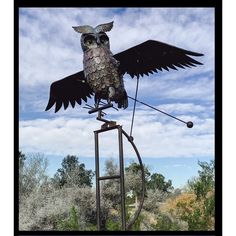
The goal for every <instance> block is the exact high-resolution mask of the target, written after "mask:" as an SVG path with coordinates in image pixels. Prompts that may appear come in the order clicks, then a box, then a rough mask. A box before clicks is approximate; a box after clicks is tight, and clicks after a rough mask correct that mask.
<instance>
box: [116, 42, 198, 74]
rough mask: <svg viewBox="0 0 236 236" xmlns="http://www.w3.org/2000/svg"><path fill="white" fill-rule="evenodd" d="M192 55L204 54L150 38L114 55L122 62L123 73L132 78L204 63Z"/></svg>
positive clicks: (121, 69)
mask: <svg viewBox="0 0 236 236" xmlns="http://www.w3.org/2000/svg"><path fill="white" fill-rule="evenodd" d="M190 56H203V54H201V53H196V52H191V51H187V50H185V49H182V48H178V47H175V46H172V45H169V44H165V43H162V42H158V41H154V40H148V41H146V42H144V43H141V44H139V45H137V46H135V47H132V48H129V49H127V50H125V51H123V52H120V53H118V54H116V55H114V57H115V59H116V60H118V61H119V62H120V71H121V73H122V74H125V73H128V74H130V76H131V77H132V78H133V77H134V76H139V75H141V76H143V75H144V74H146V75H147V74H148V73H151V72H157V70H160V71H162V69H165V70H167V71H169V69H174V70H178V67H179V68H183V69H185V67H192V66H196V65H202V63H201V62H199V61H197V60H195V59H193V58H191V57H190Z"/></svg>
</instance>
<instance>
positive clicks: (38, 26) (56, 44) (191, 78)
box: [19, 8, 214, 157]
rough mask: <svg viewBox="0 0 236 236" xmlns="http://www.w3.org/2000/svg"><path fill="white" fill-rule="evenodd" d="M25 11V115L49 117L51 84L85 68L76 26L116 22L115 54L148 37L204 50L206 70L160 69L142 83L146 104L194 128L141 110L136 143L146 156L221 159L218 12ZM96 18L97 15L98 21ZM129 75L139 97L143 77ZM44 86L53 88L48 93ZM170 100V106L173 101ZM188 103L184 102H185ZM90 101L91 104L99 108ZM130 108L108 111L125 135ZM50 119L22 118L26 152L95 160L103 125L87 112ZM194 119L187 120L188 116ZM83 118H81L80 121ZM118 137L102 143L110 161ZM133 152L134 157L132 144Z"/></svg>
mask: <svg viewBox="0 0 236 236" xmlns="http://www.w3.org/2000/svg"><path fill="white" fill-rule="evenodd" d="M114 10H117V9H113V8H112V9H106V8H104V9H103V8H89V9H88V8H27V9H26V8H25V9H22V11H21V13H20V18H19V25H20V35H19V40H20V65H19V66H20V78H19V79H20V96H21V100H20V108H21V114H22V113H24V114H25V115H26V116H27V113H30V112H38V113H37V115H38V114H39V115H40V114H42V113H40V112H43V110H44V109H45V106H46V104H47V99H48V97H47V96H48V91H49V86H50V84H51V83H52V82H53V81H55V80H58V79H61V78H63V77H65V76H68V75H70V74H72V73H75V72H77V71H79V70H81V69H82V55H83V54H82V50H81V47H80V35H79V34H77V33H76V32H74V31H73V29H72V28H71V27H72V26H74V25H83V24H89V25H92V26H95V25H97V24H100V23H105V22H110V21H111V20H114V28H113V29H112V30H111V32H109V33H108V34H109V37H110V41H111V50H112V52H113V53H114V54H115V53H117V52H120V51H122V50H125V49H127V48H129V47H132V46H134V45H136V44H138V43H141V42H143V41H145V40H148V39H154V40H158V41H162V42H166V43H169V44H172V45H175V46H178V47H181V48H185V49H187V50H191V51H196V52H201V53H204V54H205V56H204V57H201V58H197V59H199V60H200V61H201V62H203V63H204V65H203V66H198V67H196V68H191V69H189V68H187V69H186V70H182V69H180V70H179V71H177V72H176V71H170V72H165V71H164V72H160V73H158V74H156V75H154V76H152V77H149V78H142V79H140V90H139V97H138V98H139V99H140V100H143V101H147V102H148V101H149V99H152V103H151V105H154V106H155V104H160V106H157V108H160V109H163V110H164V111H166V112H170V113H173V114H177V115H178V116H179V117H180V118H182V119H185V120H192V121H193V122H194V123H195V126H194V128H193V129H187V128H186V127H185V126H182V125H180V124H179V123H177V121H174V120H171V119H170V118H168V117H166V116H164V115H161V114H158V113H157V112H155V111H152V110H149V109H147V108H144V107H143V106H139V107H138V109H137V112H136V117H135V125H134V127H135V129H134V137H135V142H136V144H137V146H138V148H139V150H140V152H141V155H142V156H143V157H198V156H199V157H200V156H209V155H210V156H211V155H214V121H213V114H214V107H213V103H214V10H213V9H207V8H204V9H200V8H197V9H195V8H182V9H181V8H178V9H177V8H152V9H149V8H127V9H118V10H120V11H114ZM94 15H96V17H94ZM128 77H129V76H125V86H126V89H127V92H128V94H129V95H130V96H134V91H135V85H136V80H132V79H130V78H128ZM45 87H47V88H48V89H47V90H46V89H45ZM166 99H167V100H168V101H166ZM180 100H181V101H180ZM92 103H93V102H91V103H90V104H92ZM131 109H132V107H129V109H127V110H122V111H120V112H116V111H113V110H109V114H110V116H111V119H115V120H118V121H119V123H120V124H122V125H123V127H124V129H125V130H129V128H130V120H131V114H132V113H131ZM45 114H46V115H44V117H45V116H46V118H49V119H35V120H33V119H31V118H30V117H28V118H27V121H26V120H25V121H23V120H22V121H20V139H19V141H20V148H22V149H23V150H25V151H27V152H44V153H48V154H49V153H50V154H63V155H66V154H79V155H80V156H85V157H89V156H93V155H94V144H93V132H92V131H93V130H95V129H97V128H98V127H99V126H100V123H98V122H95V121H94V118H91V117H94V116H93V115H92V116H88V114H87V111H86V110H84V109H81V108H78V109H70V110H66V111H60V112H59V113H57V114H54V113H53V111H50V112H48V113H45ZM185 114H187V115H188V116H186V115H185ZM78 117H79V118H78ZM112 140H113V139H112V138H105V137H104V139H103V143H104V148H103V154H104V155H105V156H112V155H115V151H114V150H116V149H115V147H114V145H115V143H114V142H113V141H112ZM125 147H126V149H127V155H133V154H134V152H133V151H132V150H131V149H130V148H129V147H128V145H126V144H125Z"/></svg>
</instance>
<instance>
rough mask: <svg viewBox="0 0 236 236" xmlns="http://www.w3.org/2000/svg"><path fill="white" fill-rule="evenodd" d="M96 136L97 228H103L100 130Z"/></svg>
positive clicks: (95, 133)
mask: <svg viewBox="0 0 236 236" xmlns="http://www.w3.org/2000/svg"><path fill="white" fill-rule="evenodd" d="M94 137H95V165H96V208H97V229H98V231H100V229H101V218H100V211H101V208H100V204H101V203H100V182H99V143H98V132H96V131H94Z"/></svg>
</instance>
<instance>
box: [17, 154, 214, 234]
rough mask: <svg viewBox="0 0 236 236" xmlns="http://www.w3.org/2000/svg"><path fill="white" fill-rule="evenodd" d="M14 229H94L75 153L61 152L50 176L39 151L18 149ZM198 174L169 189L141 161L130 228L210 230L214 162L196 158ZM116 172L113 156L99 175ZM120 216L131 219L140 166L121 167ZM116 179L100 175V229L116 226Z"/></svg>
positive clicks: (88, 180) (89, 191)
mask: <svg viewBox="0 0 236 236" xmlns="http://www.w3.org/2000/svg"><path fill="white" fill-rule="evenodd" d="M18 163H19V230H23V231H24V230H28V231H39V230H40V231H43V230H49V231H51V230H54V231H55V230H60V231H64V230H65V231H94V230H97V225H96V224H97V220H96V193H95V188H93V187H92V178H93V176H94V173H93V171H92V170H87V169H86V168H85V165H84V164H83V163H80V162H79V159H78V157H76V156H70V155H68V156H66V157H65V158H64V159H63V161H62V164H61V168H59V169H58V170H57V172H56V173H55V175H54V177H53V178H49V176H48V175H47V166H48V163H47V159H46V158H45V157H44V156H43V154H40V153H37V154H30V155H25V154H24V153H22V152H21V151H19V162H18ZM198 164H199V166H200V170H199V172H198V176H196V177H194V178H192V179H191V180H189V181H188V184H187V187H186V188H185V189H174V188H173V186H172V182H171V180H166V179H165V177H164V176H163V175H162V174H160V173H153V174H151V173H150V172H149V169H148V168H147V167H146V166H145V167H144V169H145V170H144V172H145V183H146V187H147V189H146V193H145V201H144V205H143V209H142V211H141V214H140V216H139V217H138V219H137V221H136V222H135V224H134V225H133V226H132V229H131V230H132V231H152V230H153V231H187V230H191V231H201V230H214V228H215V225H214V220H215V165H214V162H213V161H212V162H210V163H207V162H199V163H198ZM117 174H119V167H118V165H117V164H116V163H115V161H114V160H113V159H109V160H107V161H106V163H105V175H110V176H111V175H117ZM125 186H126V199H125V200H126V201H125V202H126V220H127V223H128V222H130V220H132V219H133V217H134V213H135V212H136V210H137V207H138V206H139V204H140V195H141V171H140V166H139V165H138V164H136V163H134V162H133V163H131V164H130V165H129V166H128V167H126V168H125ZM120 203H121V199H120V180H119V179H112V180H106V181H101V230H103V231H119V230H121V204H120Z"/></svg>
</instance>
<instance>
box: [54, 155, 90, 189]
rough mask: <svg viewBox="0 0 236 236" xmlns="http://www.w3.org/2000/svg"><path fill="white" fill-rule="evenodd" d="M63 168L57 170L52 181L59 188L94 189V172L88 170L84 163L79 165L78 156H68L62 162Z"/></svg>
mask: <svg viewBox="0 0 236 236" xmlns="http://www.w3.org/2000/svg"><path fill="white" fill-rule="evenodd" d="M61 165H62V168H59V169H58V170H57V173H56V174H55V175H54V178H53V179H52V181H53V182H54V184H55V185H58V186H59V187H63V186H66V187H71V186H78V187H82V186H89V187H92V178H93V176H94V173H93V171H92V170H86V169H85V165H84V163H81V164H80V163H79V158H78V157H76V156H70V155H67V156H66V157H65V158H64V159H63V160H62V163H61Z"/></svg>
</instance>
